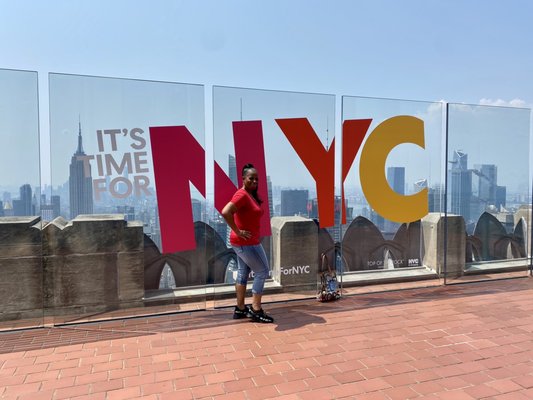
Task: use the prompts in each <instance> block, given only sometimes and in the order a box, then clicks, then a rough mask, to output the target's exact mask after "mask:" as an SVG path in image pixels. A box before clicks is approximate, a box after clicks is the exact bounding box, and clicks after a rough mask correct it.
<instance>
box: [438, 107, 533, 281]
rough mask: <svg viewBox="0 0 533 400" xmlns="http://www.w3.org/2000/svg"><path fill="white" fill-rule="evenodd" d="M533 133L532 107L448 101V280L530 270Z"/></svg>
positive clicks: (504, 276) (503, 276)
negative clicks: (532, 143) (452, 251)
mask: <svg viewBox="0 0 533 400" xmlns="http://www.w3.org/2000/svg"><path fill="white" fill-rule="evenodd" d="M529 135H530V110H529V109H521V108H506V107H492V106H480V105H467V104H449V105H448V135H447V136H448V146H447V148H448V155H447V156H448V166H447V175H448V176H447V191H446V192H447V204H448V206H447V213H448V218H447V221H448V227H447V231H448V234H447V244H448V248H453V247H455V248H457V252H458V253H457V255H456V256H455V257H453V256H452V257H451V258H450V259H449V260H448V261H447V271H446V273H447V275H446V276H447V279H446V282H447V283H457V282H465V281H478V280H489V279H495V278H507V277H516V276H518V277H523V276H526V274H527V266H528V264H529V260H528V255H530V254H531V240H530V232H531V228H530V226H531V186H530V182H531V180H530V177H529V169H530V159H529V157H530V154H529Z"/></svg>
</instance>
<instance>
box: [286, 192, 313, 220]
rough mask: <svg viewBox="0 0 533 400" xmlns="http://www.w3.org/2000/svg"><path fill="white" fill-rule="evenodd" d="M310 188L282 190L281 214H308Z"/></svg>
mask: <svg viewBox="0 0 533 400" xmlns="http://www.w3.org/2000/svg"><path fill="white" fill-rule="evenodd" d="M308 199H309V191H308V190H300V189H287V190H282V191H281V216H293V215H302V216H306V217H307V216H308V215H309V213H308V211H307V200H308Z"/></svg>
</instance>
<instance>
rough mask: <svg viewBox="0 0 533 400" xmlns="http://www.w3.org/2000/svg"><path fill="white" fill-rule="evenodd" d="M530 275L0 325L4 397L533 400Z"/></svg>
mask: <svg viewBox="0 0 533 400" xmlns="http://www.w3.org/2000/svg"><path fill="white" fill-rule="evenodd" d="M532 289H533V279H532V278H521V279H507V280H498V281H487V282H480V283H470V284H461V285H450V286H439V287H430V288H415V289H408V290H400V291H394V292H382V293H364V294H357V295H352V296H348V297H344V298H343V299H341V300H340V301H338V302H335V303H317V302H316V301H313V300H305V301H298V302H287V303H278V304H271V305H269V306H268V311H269V312H270V313H271V314H272V315H273V316H274V317H275V318H276V323H274V324H257V323H252V322H250V321H247V320H233V319H231V309H228V308H226V309H217V310H208V311H198V312H191V313H182V314H174V315H164V316H155V317H148V318H147V317H143V318H132V319H125V320H116V321H107V322H100V323H91V324H80V325H71V326H68V327H54V328H42V329H32V330H24V331H16V332H4V333H1V334H0V398H1V399H20V400H23V399H31V400H39V399H54V400H56V399H79V400H81V399H106V400H112V399H117V400H118V399H128V400H131V399H136V398H139V399H140V398H142V399H145V400H146V399H148V400H152V399H153V400H166V399H217V400H219V399H232V400H233V399H248V400H251V399H266V398H279V399H287V400H288V399H313V400H316V399H358V400H364V399H369V400H370V399H388V400H394V399H415V398H416V399H453V400H460V399H498V400H504V399H510V400H511V399H512V400H520V399H533V290H532Z"/></svg>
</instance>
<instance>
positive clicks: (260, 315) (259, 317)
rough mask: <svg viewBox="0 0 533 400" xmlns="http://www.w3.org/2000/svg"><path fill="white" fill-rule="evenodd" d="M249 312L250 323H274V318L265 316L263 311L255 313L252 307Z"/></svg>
mask: <svg viewBox="0 0 533 400" xmlns="http://www.w3.org/2000/svg"><path fill="white" fill-rule="evenodd" d="M249 310H250V317H251V318H252V321H254V322H262V323H264V324H269V323H271V322H274V318H272V317H271V316H270V315H266V314H265V311H264V310H263V309H260V310H259V311H255V310H254V309H253V307H250V308H249Z"/></svg>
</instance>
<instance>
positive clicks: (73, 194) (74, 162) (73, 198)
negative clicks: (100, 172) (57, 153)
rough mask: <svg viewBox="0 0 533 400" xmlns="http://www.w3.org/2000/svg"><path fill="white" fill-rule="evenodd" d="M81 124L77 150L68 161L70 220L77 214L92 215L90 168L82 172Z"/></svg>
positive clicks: (83, 153) (83, 154)
mask: <svg viewBox="0 0 533 400" xmlns="http://www.w3.org/2000/svg"><path fill="white" fill-rule="evenodd" d="M85 155H86V154H85V152H84V151H83V144H82V137H81V122H80V124H79V132H78V149H77V150H76V152H75V153H74V155H73V156H72V158H71V160H70V175H69V178H68V183H69V193H70V218H71V219H73V218H75V217H76V216H77V215H79V214H92V213H93V186H92V176H91V166H90V165H89V164H88V163H87V164H88V168H87V169H86V170H84V162H83V157H84V156H85Z"/></svg>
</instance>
